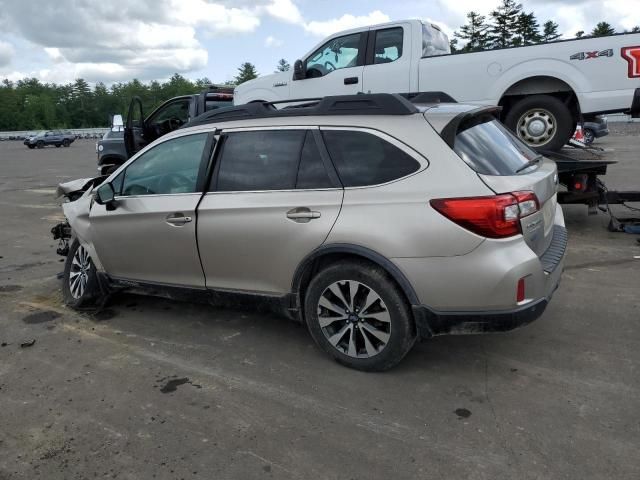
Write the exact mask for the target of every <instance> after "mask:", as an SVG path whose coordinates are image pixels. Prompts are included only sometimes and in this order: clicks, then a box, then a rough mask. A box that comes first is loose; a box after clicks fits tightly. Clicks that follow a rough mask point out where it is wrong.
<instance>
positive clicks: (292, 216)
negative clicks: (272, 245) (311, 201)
mask: <svg viewBox="0 0 640 480" xmlns="http://www.w3.org/2000/svg"><path fill="white" fill-rule="evenodd" d="M287 218H288V219H289V220H293V221H294V222H298V223H307V222H310V221H311V220H313V219H315V218H320V212H314V211H311V210H310V209H308V208H307V207H298V208H294V209H292V210H289V211H288V212H287Z"/></svg>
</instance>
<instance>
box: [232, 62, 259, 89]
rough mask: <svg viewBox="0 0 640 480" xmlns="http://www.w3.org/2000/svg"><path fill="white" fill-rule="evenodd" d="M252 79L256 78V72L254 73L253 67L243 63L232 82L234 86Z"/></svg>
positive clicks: (254, 68)
mask: <svg viewBox="0 0 640 480" xmlns="http://www.w3.org/2000/svg"><path fill="white" fill-rule="evenodd" d="M254 78H258V72H257V71H256V67H255V65H253V64H252V63H249V62H245V63H243V64H242V65H240V67H238V74H237V75H236V78H235V79H234V81H235V84H236V85H240V84H241V83H244V82H246V81H248V80H253V79H254Z"/></svg>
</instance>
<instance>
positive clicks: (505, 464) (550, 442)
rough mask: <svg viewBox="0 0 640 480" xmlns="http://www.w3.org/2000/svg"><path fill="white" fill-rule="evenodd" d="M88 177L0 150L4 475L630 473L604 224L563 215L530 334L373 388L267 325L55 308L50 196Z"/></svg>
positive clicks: (458, 341)
mask: <svg viewBox="0 0 640 480" xmlns="http://www.w3.org/2000/svg"><path fill="white" fill-rule="evenodd" d="M637 133H638V132H635V134H626V135H611V136H609V137H606V138H604V139H602V140H599V141H598V143H597V144H598V145H600V146H602V147H604V148H606V149H607V150H608V151H607V152H606V153H605V154H604V155H605V157H606V158H607V159H613V160H617V161H619V162H620V163H619V164H618V165H616V166H614V167H612V168H611V171H610V174H609V175H607V177H606V180H607V183H608V185H609V187H610V188H635V189H640V158H639V157H640V155H639V154H638V152H640V136H638V134H637ZM95 172H96V169H95V153H94V142H92V141H83V140H80V141H77V142H76V143H74V144H73V145H72V146H71V147H70V148H59V149H55V148H46V149H43V150H27V149H26V148H25V147H24V146H23V145H22V144H21V143H20V142H2V143H0V173H1V174H0V211H1V212H2V215H1V218H2V229H0V342H2V343H1V344H2V347H0V479H2V480H6V479H18V478H19V479H34V478H43V479H47V480H54V479H93V478H121V479H152V478H158V479H181V478H184V479H243V480H244V479H269V478H278V479H294V478H295V479H298V478H300V479H341V480H342V479H385V480H389V479H394V480H397V479H491V480H495V479H509V480H513V479H518V480H522V479H534V478H535V479H559V478H563V479H580V480H584V479H630V480H631V479H634V480H635V479H638V478H640V461H639V453H638V452H639V448H640V417H639V416H638V411H639V410H640V374H639V372H640V328H639V326H638V325H639V322H640V258H639V257H640V245H639V244H638V243H637V242H636V237H637V236H633V235H628V234H623V233H610V232H608V231H607V229H606V225H607V222H608V219H607V217H606V216H605V215H602V214H600V215H598V216H587V213H586V207H579V206H572V207H570V208H566V209H565V215H566V220H567V225H568V228H569V234H570V240H569V241H570V245H569V254H568V259H567V267H566V270H565V273H564V277H563V282H562V284H561V286H560V289H559V290H558V291H557V293H556V295H555V297H554V299H553V301H552V302H551V304H550V306H549V308H548V310H547V311H546V313H545V314H544V316H543V317H542V318H540V319H539V320H538V321H536V322H534V323H533V324H532V325H530V326H527V327H525V328H523V329H520V330H517V331H514V332H510V333H507V334H502V335H486V336H467V337H462V336H458V337H439V338H435V339H433V340H430V341H428V342H425V343H422V344H420V345H418V346H417V347H416V348H415V349H414V350H413V351H412V353H410V354H409V356H408V357H407V358H406V359H405V361H404V362H403V363H402V364H401V365H400V366H399V367H397V368H395V369H394V370H392V371H390V372H387V373H384V374H365V373H361V372H357V371H353V370H349V369H347V368H344V367H341V366H339V365H337V364H335V363H333V362H332V361H330V360H329V359H328V358H327V357H326V356H325V355H323V354H322V353H321V352H320V351H319V350H318V349H317V348H315V346H314V345H313V344H312V341H311V339H310V337H309V335H308V334H307V332H306V330H305V329H304V328H303V327H301V326H298V325H295V324H292V323H291V322H289V321H287V320H285V319H283V318H280V317H277V316H275V315H271V314H264V313H257V312H255V311H250V310H246V311H245V310H230V309H217V308H213V307H209V306H205V305H191V304H184V303H178V302H171V301H167V300H161V299H156V298H147V297H138V296H133V295H121V296H119V297H116V298H115V299H114V301H113V302H112V303H111V304H110V305H109V306H108V307H107V309H106V310H105V311H103V312H102V313H100V314H99V315H97V316H92V315H90V314H80V313H77V312H73V311H70V310H69V309H67V308H65V307H64V306H63V305H62V302H61V295H60V281H59V280H57V279H56V274H57V273H58V272H60V271H61V270H62V265H63V264H62V263H61V262H62V260H61V257H59V256H57V255H56V254H55V242H54V241H53V240H51V238H50V234H49V229H50V228H51V226H52V225H54V224H55V223H56V222H57V221H58V220H59V219H60V212H61V210H60V208H59V206H58V205H57V201H56V200H55V199H54V196H53V192H54V189H55V186H56V184H57V183H58V182H61V181H65V180H70V179H75V178H79V177H85V176H93V175H94V174H95ZM638 216H640V214H639V215H638ZM33 340H35V343H34V344H33V345H32V346H24V347H21V344H22V343H25V342H31V341H33ZM27 345H28V343H27Z"/></svg>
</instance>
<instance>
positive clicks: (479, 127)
mask: <svg viewBox="0 0 640 480" xmlns="http://www.w3.org/2000/svg"><path fill="white" fill-rule="evenodd" d="M453 150H454V151H455V152H456V153H457V154H458V156H460V158H462V160H464V161H465V163H466V164H467V165H469V166H470V167H471V168H473V169H474V170H475V171H476V172H478V173H481V174H483V175H515V174H516V173H517V171H518V170H519V169H521V168H522V167H523V166H524V165H525V164H526V163H527V162H529V161H530V160H533V159H534V158H536V157H538V156H539V154H537V153H536V152H534V151H533V150H531V149H530V148H529V147H527V146H526V145H525V144H524V143H522V142H521V141H520V140H519V139H518V138H517V137H516V136H515V135H514V134H513V133H511V132H510V131H509V130H508V129H507V128H506V127H505V126H504V125H502V124H501V123H500V122H498V121H497V120H496V119H495V117H493V116H491V115H483V116H480V117H477V118H474V119H473V120H471V122H467V123H463V124H462V125H461V130H460V131H458V134H457V135H456V141H455V144H454V146H453Z"/></svg>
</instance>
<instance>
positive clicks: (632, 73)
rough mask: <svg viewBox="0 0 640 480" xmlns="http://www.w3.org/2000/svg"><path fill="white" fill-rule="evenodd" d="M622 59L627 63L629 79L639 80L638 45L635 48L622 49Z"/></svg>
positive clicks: (639, 50) (639, 60)
mask: <svg viewBox="0 0 640 480" xmlns="http://www.w3.org/2000/svg"><path fill="white" fill-rule="evenodd" d="M620 53H621V54H622V58H624V59H625V60H626V61H627V62H628V63H629V69H628V76H629V78H640V45H639V46H635V47H623V48H622V50H621V52H620Z"/></svg>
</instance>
